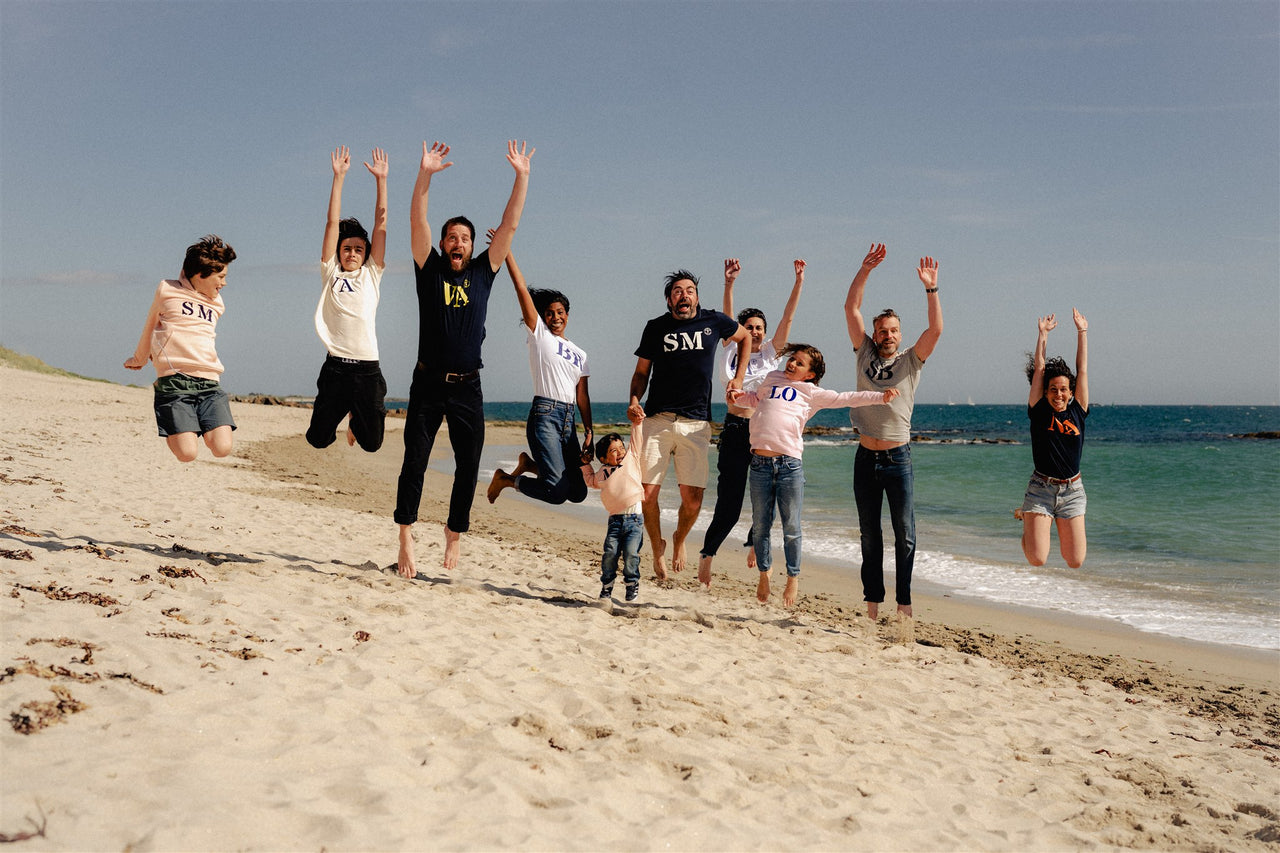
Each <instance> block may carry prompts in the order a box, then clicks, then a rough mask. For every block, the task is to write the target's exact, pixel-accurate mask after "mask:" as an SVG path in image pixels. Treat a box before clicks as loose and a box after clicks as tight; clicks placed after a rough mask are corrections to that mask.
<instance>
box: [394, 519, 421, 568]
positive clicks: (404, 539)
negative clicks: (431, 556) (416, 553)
mask: <svg viewBox="0 0 1280 853" xmlns="http://www.w3.org/2000/svg"><path fill="white" fill-rule="evenodd" d="M396 571H398V572H399V573H400V577H402V578H408V579H409V580H413V579H414V578H415V577H417V576H418V569H417V568H416V567H415V565H414V562H413V525H411V524H402V525H400V554H399V556H397V557H396Z"/></svg>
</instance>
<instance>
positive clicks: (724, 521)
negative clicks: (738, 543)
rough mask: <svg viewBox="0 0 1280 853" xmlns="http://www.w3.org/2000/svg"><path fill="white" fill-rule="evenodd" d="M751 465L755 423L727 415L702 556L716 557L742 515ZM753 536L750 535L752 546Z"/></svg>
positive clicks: (722, 430) (721, 432)
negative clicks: (752, 429) (712, 503)
mask: <svg viewBox="0 0 1280 853" xmlns="http://www.w3.org/2000/svg"><path fill="white" fill-rule="evenodd" d="M750 466H751V421H749V420H747V419H746V418H740V417H738V416H737V415H731V414H726V415H725V416H724V428H723V429H721V430H720V451H719V458H718V459H717V461H716V471H717V477H716V508H715V511H714V512H713V513H712V514H711V524H709V525H707V533H706V536H704V537H703V539H702V556H704V557H714V556H715V555H716V551H718V550H720V546H721V545H723V544H724V540H725V539H726V538H727V537H728V535H729V531H731V530H733V526H734V525H735V524H737V523H738V518H739V517H740V516H741V515H742V499H743V497H744V496H745V495H746V493H747V470H748V469H749V468H750ZM750 537H751V534H748V543H750V541H751V539H750Z"/></svg>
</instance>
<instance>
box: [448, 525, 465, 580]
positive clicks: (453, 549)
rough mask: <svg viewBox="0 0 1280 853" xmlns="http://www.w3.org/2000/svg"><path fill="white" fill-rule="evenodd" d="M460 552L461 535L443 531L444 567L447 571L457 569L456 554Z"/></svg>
mask: <svg viewBox="0 0 1280 853" xmlns="http://www.w3.org/2000/svg"><path fill="white" fill-rule="evenodd" d="M461 551H462V534H461V533H454V532H453V531H452V530H450V529H449V528H448V526H446V527H445V529H444V567H445V568H446V569H449V570H453V569H456V568H457V567H458V554H459V553H460V552H461Z"/></svg>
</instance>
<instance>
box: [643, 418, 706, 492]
mask: <svg viewBox="0 0 1280 853" xmlns="http://www.w3.org/2000/svg"><path fill="white" fill-rule="evenodd" d="M710 450H711V422H710V421H695V420H693V419H691V418H682V417H680V416H679V415H673V414H670V413H668V412H664V413H663V414H660V415H654V416H653V417H651V418H645V419H644V447H643V449H642V450H641V455H640V465H641V467H642V471H641V481H642V482H643V483H644V484H645V485H656V484H660V483H662V481H663V479H664V478H665V477H666V476H667V462H668V461H669V460H670V459H671V457H672V456H674V457H675V460H676V482H677V483H679V484H680V485H682V486H696V487H698V488H700V489H705V488H706V487H707V475H708V474H709V473H710V466H709V464H708V462H707V454H708V453H709V452H710Z"/></svg>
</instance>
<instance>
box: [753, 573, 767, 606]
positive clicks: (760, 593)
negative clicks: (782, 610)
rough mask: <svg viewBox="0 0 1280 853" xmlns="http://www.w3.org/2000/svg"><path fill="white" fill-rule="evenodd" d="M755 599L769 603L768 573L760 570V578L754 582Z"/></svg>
mask: <svg viewBox="0 0 1280 853" xmlns="http://www.w3.org/2000/svg"><path fill="white" fill-rule="evenodd" d="M756 601H758V602H760V603H761V604H768V603H769V573H768V572H761V573H760V580H759V581H757V582H756Z"/></svg>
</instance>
